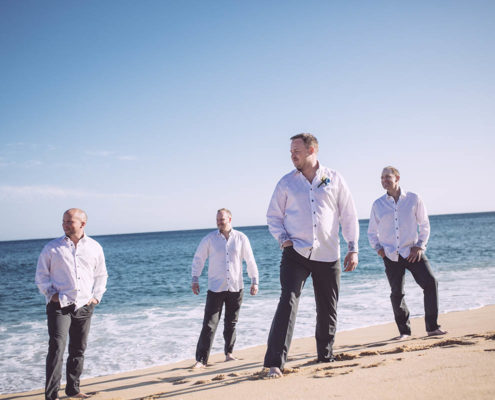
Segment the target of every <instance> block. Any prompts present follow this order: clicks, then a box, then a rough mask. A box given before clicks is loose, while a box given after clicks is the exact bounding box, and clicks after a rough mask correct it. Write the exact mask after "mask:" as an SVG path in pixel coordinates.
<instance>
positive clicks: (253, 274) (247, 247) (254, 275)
mask: <svg viewBox="0 0 495 400" xmlns="http://www.w3.org/2000/svg"><path fill="white" fill-rule="evenodd" d="M242 257H243V259H244V261H245V262H246V269H247V273H248V276H249V277H250V278H251V284H252V285H258V282H259V275H258V266H257V265H256V260H255V259H254V254H253V249H252V248H251V243H249V239H248V238H247V236H243V239H242Z"/></svg>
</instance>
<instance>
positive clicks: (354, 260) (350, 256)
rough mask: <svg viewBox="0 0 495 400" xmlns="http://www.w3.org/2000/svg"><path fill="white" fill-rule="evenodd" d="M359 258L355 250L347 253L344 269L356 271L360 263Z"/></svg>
mask: <svg viewBox="0 0 495 400" xmlns="http://www.w3.org/2000/svg"><path fill="white" fill-rule="evenodd" d="M358 262H359V259H358V254H357V253H356V252H354V251H352V252H349V253H347V255H346V256H345V258H344V271H345V272H350V271H354V270H355V269H356V267H357V265H358Z"/></svg>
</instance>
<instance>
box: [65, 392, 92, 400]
mask: <svg viewBox="0 0 495 400" xmlns="http://www.w3.org/2000/svg"><path fill="white" fill-rule="evenodd" d="M69 397H72V398H74V399H89V398H90V397H91V396H90V395H89V394H86V393H83V392H79V393H78V394H76V395H74V396H69Z"/></svg>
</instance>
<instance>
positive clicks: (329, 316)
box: [264, 247, 340, 369]
mask: <svg viewBox="0 0 495 400" xmlns="http://www.w3.org/2000/svg"><path fill="white" fill-rule="evenodd" d="M309 275H311V277H312V279H313V287H314V295H315V301H316V332H315V337H316V351H317V354H318V360H319V361H328V360H329V359H330V358H331V357H332V346H333V342H334V340H335V332H336V329H337V301H338V298H339V286H340V261H339V260H337V261H334V262H320V261H311V260H308V259H306V258H304V257H303V256H301V255H300V254H299V253H297V252H296V251H295V250H294V249H293V248H292V247H285V248H284V250H283V253H282V260H281V262H280V284H281V286H282V293H281V295H280V300H279V303H278V306H277V311H276V312H275V316H274V317H273V322H272V326H271V329H270V334H269V336H268V346H267V350H266V354H265V361H264V366H265V367H268V368H270V367H278V368H281V369H283V367H284V364H285V362H286V361H287V354H288V352H289V347H290V343H291V341H292V334H293V332H294V325H295V323H296V315H297V308H298V304H299V298H300V296H301V292H302V289H303V287H304V284H305V282H306V279H307V278H308V276H309Z"/></svg>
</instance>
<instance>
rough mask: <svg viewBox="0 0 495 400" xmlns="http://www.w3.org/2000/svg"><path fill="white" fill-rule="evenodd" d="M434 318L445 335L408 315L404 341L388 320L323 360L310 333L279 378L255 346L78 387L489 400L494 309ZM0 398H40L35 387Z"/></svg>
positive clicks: (494, 393) (343, 335) (345, 337)
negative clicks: (269, 374)
mask: <svg viewBox="0 0 495 400" xmlns="http://www.w3.org/2000/svg"><path fill="white" fill-rule="evenodd" d="M440 323H441V325H442V328H444V329H446V330H448V334H447V335H445V336H437V337H427V336H426V334H425V331H424V322H423V318H415V319H413V320H412V330H413V335H412V336H411V338H409V339H407V340H404V341H397V340H394V338H395V337H396V336H397V329H396V326H395V324H393V323H390V324H385V325H379V326H373V327H368V328H362V329H356V330H352V331H346V332H339V333H338V334H337V339H336V343H335V354H336V357H337V362H334V363H330V364H316V363H315V343H314V338H304V339H297V340H294V341H293V343H292V347H291V349H290V353H289V362H288V364H287V365H286V369H285V371H284V377H282V378H280V379H268V378H266V371H265V370H264V369H263V368H262V360H263V355H264V351H265V346H257V347H253V348H249V349H244V350H239V351H237V352H236V355H237V357H238V358H239V359H238V360H237V361H230V362H224V357H223V355H222V354H214V355H212V356H211V357H210V364H209V365H208V367H207V368H206V369H204V370H199V371H198V370H191V369H190V367H191V366H192V364H193V360H185V361H181V362H179V363H174V364H169V365H163V366H159V367H153V368H148V369H144V370H139V371H132V372H127V373H121V374H117V375H111V376H102V377H98V378H92V379H86V380H83V383H82V390H83V391H84V392H85V393H89V394H93V396H92V398H93V399H95V400H98V399H113V400H117V399H165V398H175V399H191V400H194V399H202V400H203V399H205V400H206V399H221V398H225V399H227V398H236V399H294V400H296V399H346V400H348V399H349V400H350V399H381V400H382V399H396V398H401V399H404V400H408V399H449V400H453V399H493V398H495V306H494V305H492V306H487V307H483V308H480V309H476V310H471V311H461V312H452V313H447V314H442V315H441V316H440ZM240 334H241V333H240ZM87 362H91V360H87ZM62 394H63V391H62V390H61V391H60V395H61V397H60V398H61V399H63V398H67V397H64V396H62ZM0 399H30V400H37V399H43V390H42V389H40V390H35V391H31V392H25V393H16V394H9V395H2V396H0Z"/></svg>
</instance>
